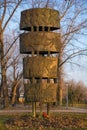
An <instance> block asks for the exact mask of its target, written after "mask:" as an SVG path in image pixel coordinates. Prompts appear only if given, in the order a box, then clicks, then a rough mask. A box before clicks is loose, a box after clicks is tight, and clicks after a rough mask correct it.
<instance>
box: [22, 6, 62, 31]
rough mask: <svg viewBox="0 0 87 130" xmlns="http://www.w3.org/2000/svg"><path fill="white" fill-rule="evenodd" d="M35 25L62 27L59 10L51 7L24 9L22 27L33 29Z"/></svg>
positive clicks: (23, 28)
mask: <svg viewBox="0 0 87 130" xmlns="http://www.w3.org/2000/svg"><path fill="white" fill-rule="evenodd" d="M34 26H36V27H37V26H47V27H52V28H51V29H53V30H55V29H59V28H60V18H59V11H57V10H53V9H49V8H34V9H28V10H25V11H22V13H21V21H20V29H22V30H28V31H30V30H31V27H34Z"/></svg>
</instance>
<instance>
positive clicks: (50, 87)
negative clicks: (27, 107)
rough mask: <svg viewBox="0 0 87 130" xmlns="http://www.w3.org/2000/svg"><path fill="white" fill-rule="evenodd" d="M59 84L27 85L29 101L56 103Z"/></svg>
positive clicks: (26, 90)
mask: <svg viewBox="0 0 87 130" xmlns="http://www.w3.org/2000/svg"><path fill="white" fill-rule="evenodd" d="M56 93H57V84H53V83H36V84H25V94H26V99H27V101H31V102H33V101H34V102H35V101H36V102H40V101H41V102H56V95H57V94H56Z"/></svg>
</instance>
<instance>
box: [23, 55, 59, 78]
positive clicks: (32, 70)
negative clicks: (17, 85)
mask: <svg viewBox="0 0 87 130" xmlns="http://www.w3.org/2000/svg"><path fill="white" fill-rule="evenodd" d="M57 65H58V59H57V57H48V56H47V57H44V56H35V57H25V58H24V60H23V76H24V78H32V77H36V78H37V77H42V78H56V77H57V74H58V73H57Z"/></svg>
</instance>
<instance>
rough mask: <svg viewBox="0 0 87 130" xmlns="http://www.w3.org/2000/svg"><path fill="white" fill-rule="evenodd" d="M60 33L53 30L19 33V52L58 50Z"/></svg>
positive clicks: (59, 48)
mask: <svg viewBox="0 0 87 130" xmlns="http://www.w3.org/2000/svg"><path fill="white" fill-rule="evenodd" d="M60 38H61V36H60V34H59V33H54V32H30V33H23V34H21V35H20V52H21V53H31V52H32V51H34V52H37V51H39V52H44V53H45V52H49V51H50V52H60V50H61V46H62V45H61V41H60Z"/></svg>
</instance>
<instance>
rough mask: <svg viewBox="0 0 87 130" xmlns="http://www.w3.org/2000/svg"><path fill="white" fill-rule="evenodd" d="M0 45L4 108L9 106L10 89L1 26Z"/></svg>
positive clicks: (0, 94)
mask: <svg viewBox="0 0 87 130" xmlns="http://www.w3.org/2000/svg"><path fill="white" fill-rule="evenodd" d="M0 44H1V88H0V96H1V97H2V98H3V101H4V102H3V106H4V107H7V106H8V103H9V102H8V88H7V81H6V67H5V61H4V43H3V32H2V26H1V24H0Z"/></svg>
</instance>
